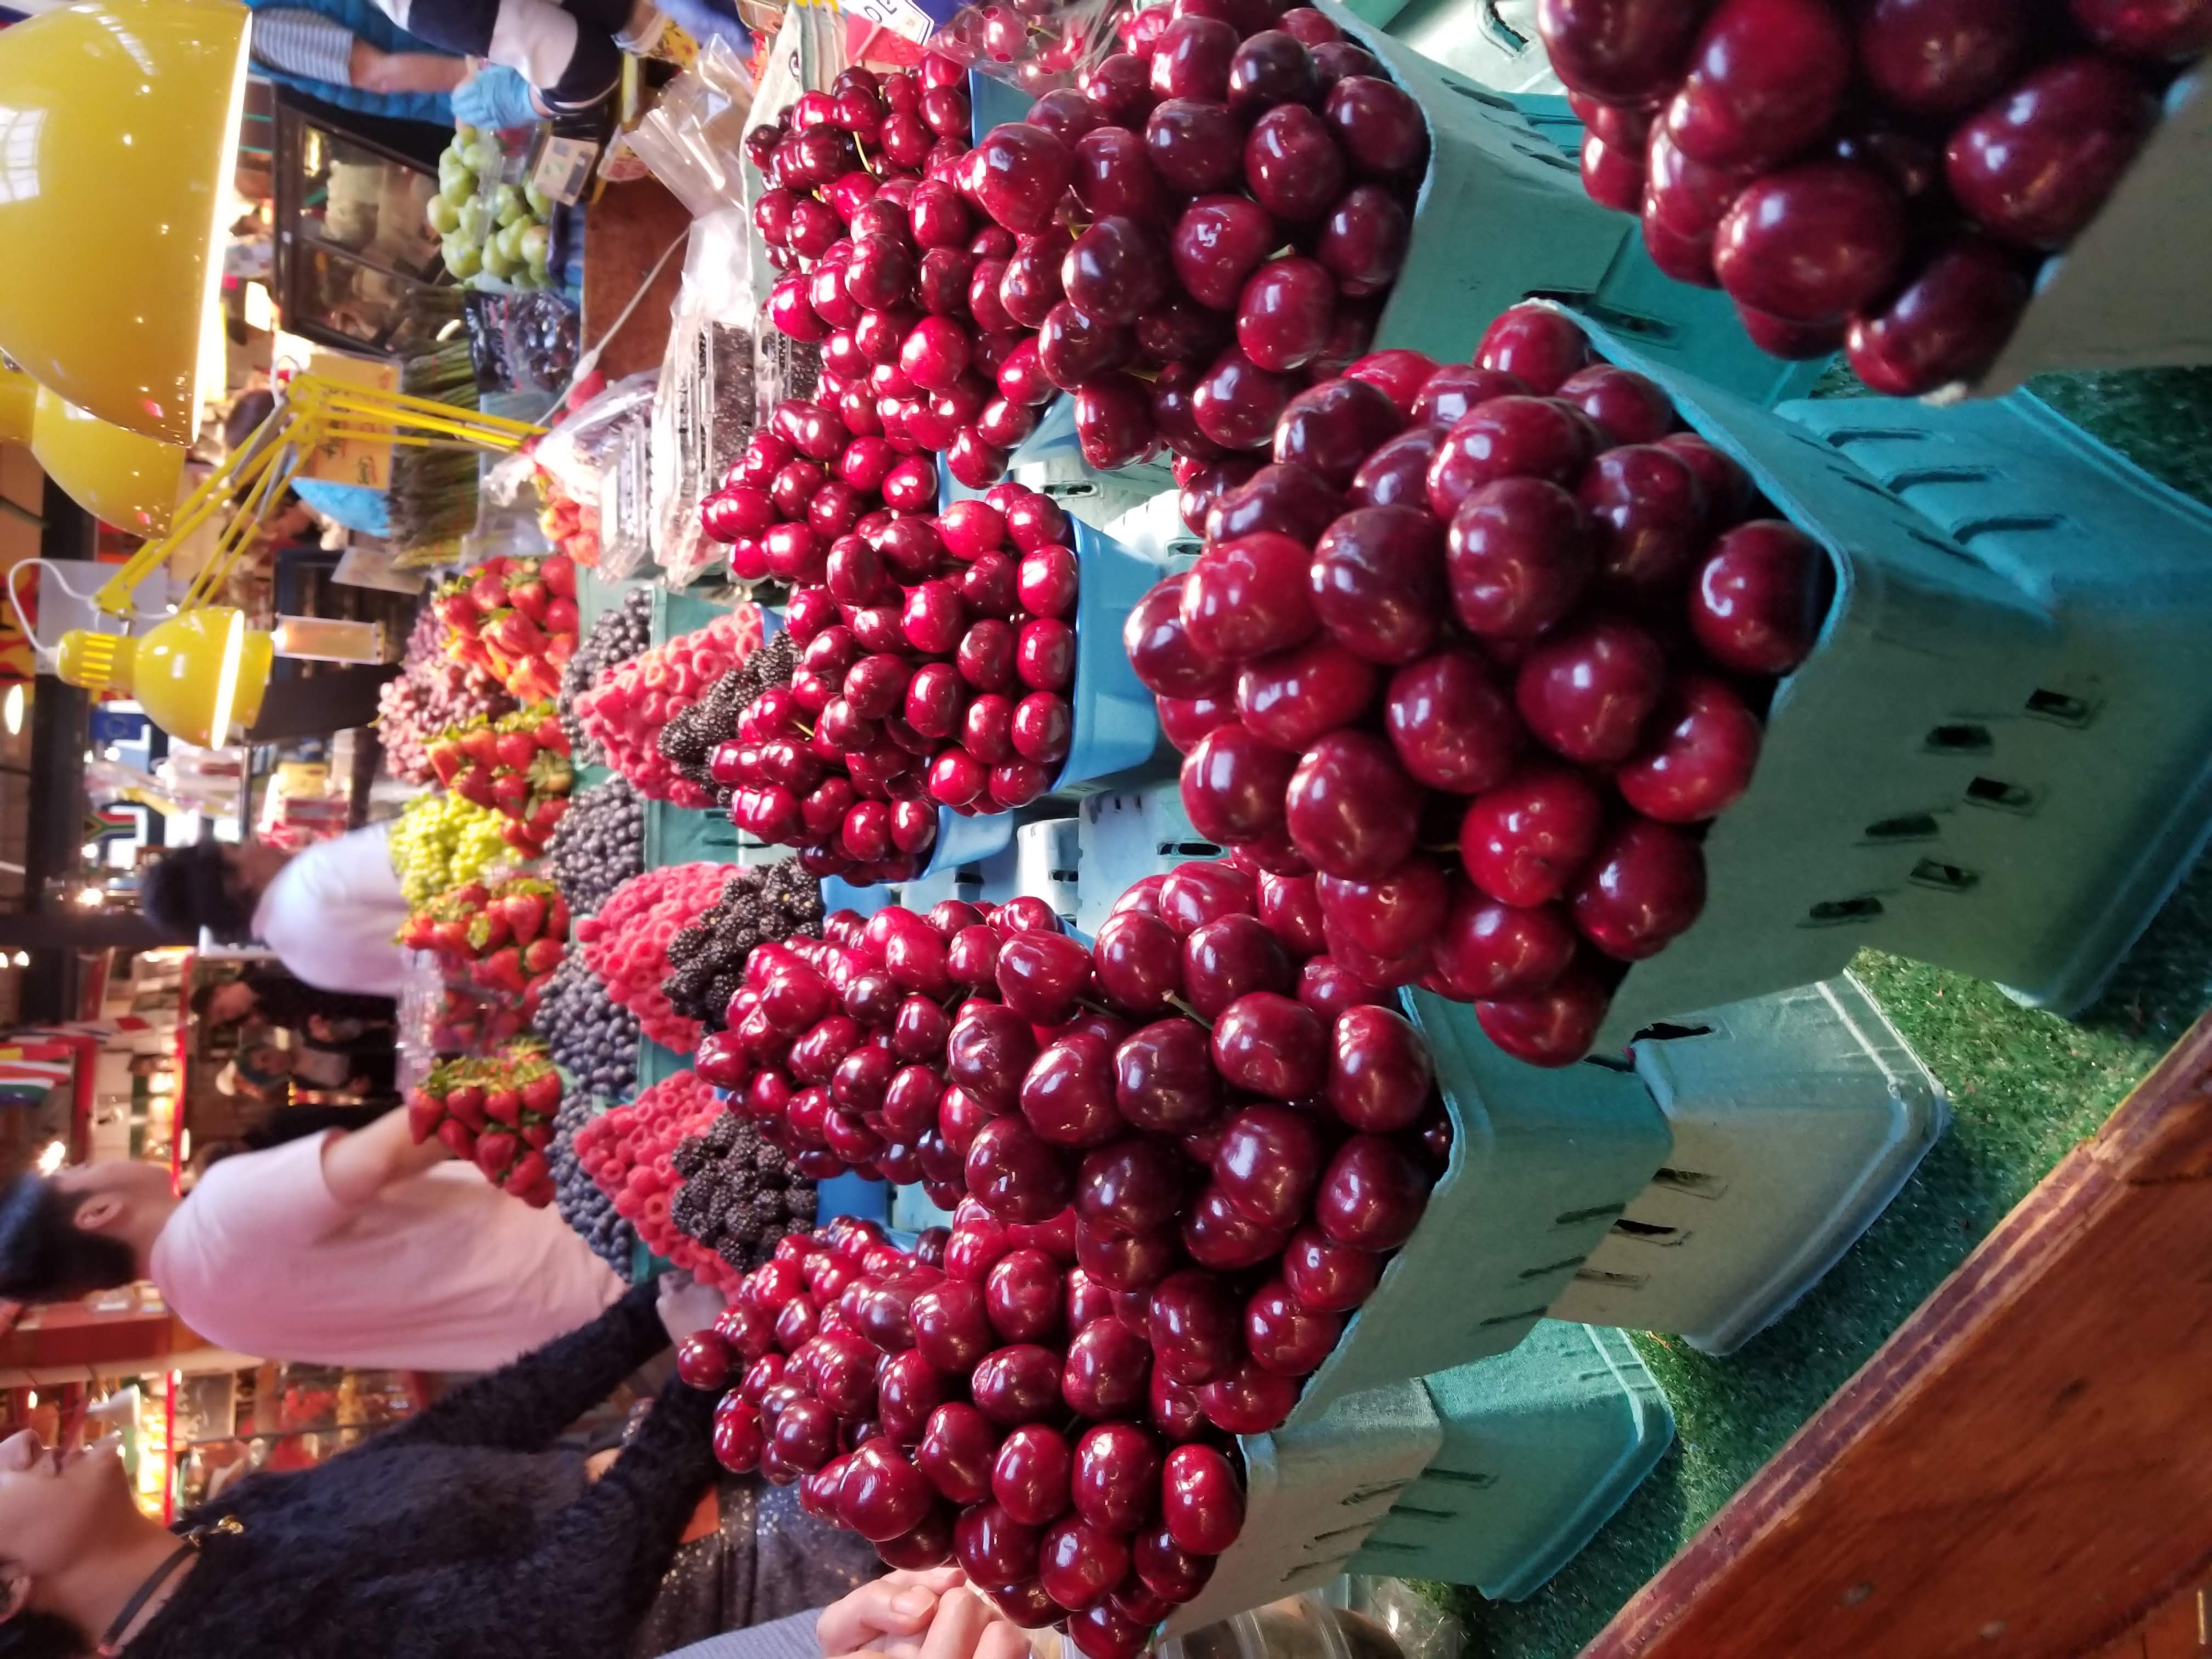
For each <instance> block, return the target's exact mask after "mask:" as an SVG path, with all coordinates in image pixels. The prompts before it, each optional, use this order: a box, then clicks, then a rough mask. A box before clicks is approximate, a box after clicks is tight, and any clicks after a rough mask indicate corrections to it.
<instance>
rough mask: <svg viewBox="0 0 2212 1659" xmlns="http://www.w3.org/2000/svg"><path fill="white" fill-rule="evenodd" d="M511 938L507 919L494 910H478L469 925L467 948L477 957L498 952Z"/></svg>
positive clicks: (511, 934)
mask: <svg viewBox="0 0 2212 1659" xmlns="http://www.w3.org/2000/svg"><path fill="white" fill-rule="evenodd" d="M511 939H513V930H512V929H511V928H510V927H508V926H507V918H506V917H505V916H504V915H501V914H500V913H499V912H498V911H496V910H479V911H478V912H477V915H476V916H475V917H474V918H473V919H472V920H471V921H470V923H469V948H470V949H471V951H473V952H474V953H475V954H476V955H477V956H483V955H484V954H485V953H486V952H488V951H496V950H498V949H499V948H500V946H501V945H505V944H507V943H508V942H509V941H510V940H511Z"/></svg>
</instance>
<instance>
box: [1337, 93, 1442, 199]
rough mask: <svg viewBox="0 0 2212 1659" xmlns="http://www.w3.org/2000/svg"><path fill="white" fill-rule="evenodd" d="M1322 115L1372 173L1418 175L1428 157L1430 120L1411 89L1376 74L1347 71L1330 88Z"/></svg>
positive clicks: (1354, 160) (1361, 168) (1350, 152)
mask: <svg viewBox="0 0 2212 1659" xmlns="http://www.w3.org/2000/svg"><path fill="white" fill-rule="evenodd" d="M1322 116H1323V118H1325V119H1326V120H1327V121H1328V129H1329V131H1330V132H1331V133H1332V134H1333V135H1334V137H1335V139H1336V141H1337V143H1340V144H1341V145H1342V146H1343V147H1344V151H1345V154H1346V155H1347V156H1348V157H1349V158H1350V159H1351V161H1352V166H1353V167H1354V168H1356V169H1357V170H1358V172H1360V173H1364V174H1365V175H1366V176H1368V177H1370V178H1376V179H1404V178H1413V177H1418V176H1419V173H1420V170H1421V167H1422V166H1423V164H1424V163H1425V162H1426V161H1427V160H1428V156H1429V130H1428V123H1427V122H1426V120H1425V119H1424V118H1423V117H1422V114H1421V106H1419V104H1417V103H1415V102H1414V101H1413V97H1412V96H1411V94H1407V92H1405V91H1404V90H1403V89H1401V88H1398V87H1395V86H1393V85H1392V84H1391V83H1390V82H1388V81H1385V80H1382V79H1380V78H1379V77H1377V76H1371V75H1353V76H1346V77H1344V78H1343V79H1341V80H1340V81H1338V82H1336V83H1335V84H1334V86H1332V87H1330V88H1329V89H1328V97H1327V98H1326V99H1325V100H1323V101H1322Z"/></svg>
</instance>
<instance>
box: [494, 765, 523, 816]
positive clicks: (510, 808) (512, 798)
mask: <svg viewBox="0 0 2212 1659" xmlns="http://www.w3.org/2000/svg"><path fill="white" fill-rule="evenodd" d="M491 798H492V799H493V800H494V801H495V802H496V803H497V804H498V805H499V809H500V811H502V812H505V813H507V815H508V816H509V817H521V816H522V815H523V814H522V807H523V804H524V803H525V802H526V801H527V800H528V799H530V780H529V779H528V778H527V777H526V776H525V775H523V774H522V773H520V772H501V774H500V775H498V776H497V777H495V778H494V779H493V780H492V781H491Z"/></svg>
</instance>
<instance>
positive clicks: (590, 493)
mask: <svg viewBox="0 0 2212 1659" xmlns="http://www.w3.org/2000/svg"><path fill="white" fill-rule="evenodd" d="M658 383H659V374H657V373H646V374H632V375H630V376H629V377H628V378H627V379H625V380H617V381H616V382H615V383H614V384H613V385H611V386H608V387H607V388H606V389H605V391H604V392H600V393H599V396H598V397H596V398H592V400H591V401H590V402H589V403H587V404H585V405H584V406H583V407H582V408H581V409H579V410H575V411H574V413H573V414H571V415H570V416H568V419H567V420H565V421H563V422H561V424H560V425H558V426H556V427H555V428H553V430H552V431H551V432H550V434H549V435H547V436H546V437H545V438H544V440H542V441H540V442H539V444H538V449H537V454H536V459H537V463H538V469H539V470H540V471H543V472H544V473H546V474H547V475H548V476H549V477H551V478H552V479H553V481H554V482H555V483H556V484H557V485H558V486H559V487H560V489H561V490H562V493H564V494H565V495H568V497H569V498H570V499H571V500H573V501H580V502H586V503H591V504H593V505H596V506H597V507H598V508H599V545H600V551H599V574H601V575H602V576H603V577H605V578H606V579H607V580H611V581H612V580H620V579H621V578H623V577H624V576H628V575H630V574H634V573H635V571H636V570H637V568H638V567H639V566H640V565H641V564H643V563H644V562H646V560H647V556H649V555H650V553H651V551H652V547H651V541H652V525H651V512H652V478H651V473H650V471H649V467H648V447H649V445H650V443H651V441H652V436H651V435H652V422H653V392H654V389H655V387H656V386H657V385H658Z"/></svg>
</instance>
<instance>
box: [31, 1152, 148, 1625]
mask: <svg viewBox="0 0 2212 1659" xmlns="http://www.w3.org/2000/svg"><path fill="white" fill-rule="evenodd" d="M76 1212H77V1200H76V1199H75V1198H74V1197H72V1196H71V1195H70V1194H68V1193H65V1192H64V1191H62V1190H61V1188H58V1187H57V1186H55V1185H54V1184H53V1182H51V1181H48V1180H46V1178H45V1177H44V1176H35V1175H20V1176H16V1177H15V1181H14V1182H12V1183H11V1184H10V1185H9V1187H8V1188H7V1189H6V1190H5V1191H4V1192H0V1296H4V1297H7V1298H8V1299H9V1300H10V1301H11V1302H57V1301H65V1300H67V1299H69V1298H70V1297H80V1296H83V1295H86V1294H88V1292H90V1291H106V1290H112V1289H113V1288H114V1287H115V1286H116V1285H128V1284H129V1283H130V1282H131V1280H132V1279H136V1278H137V1276H138V1259H137V1256H136V1255H133V1254H132V1252H131V1247H130V1246H129V1245H128V1244H125V1243H123V1242H122V1241H121V1240H120V1239H115V1238H103V1237H100V1235H99V1234H98V1233H88V1232H86V1231H84V1230H83V1229H82V1228H81V1227H79V1226H78V1225H76ZM5 1628H6V1626H0V1630H4V1629H5Z"/></svg>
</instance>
